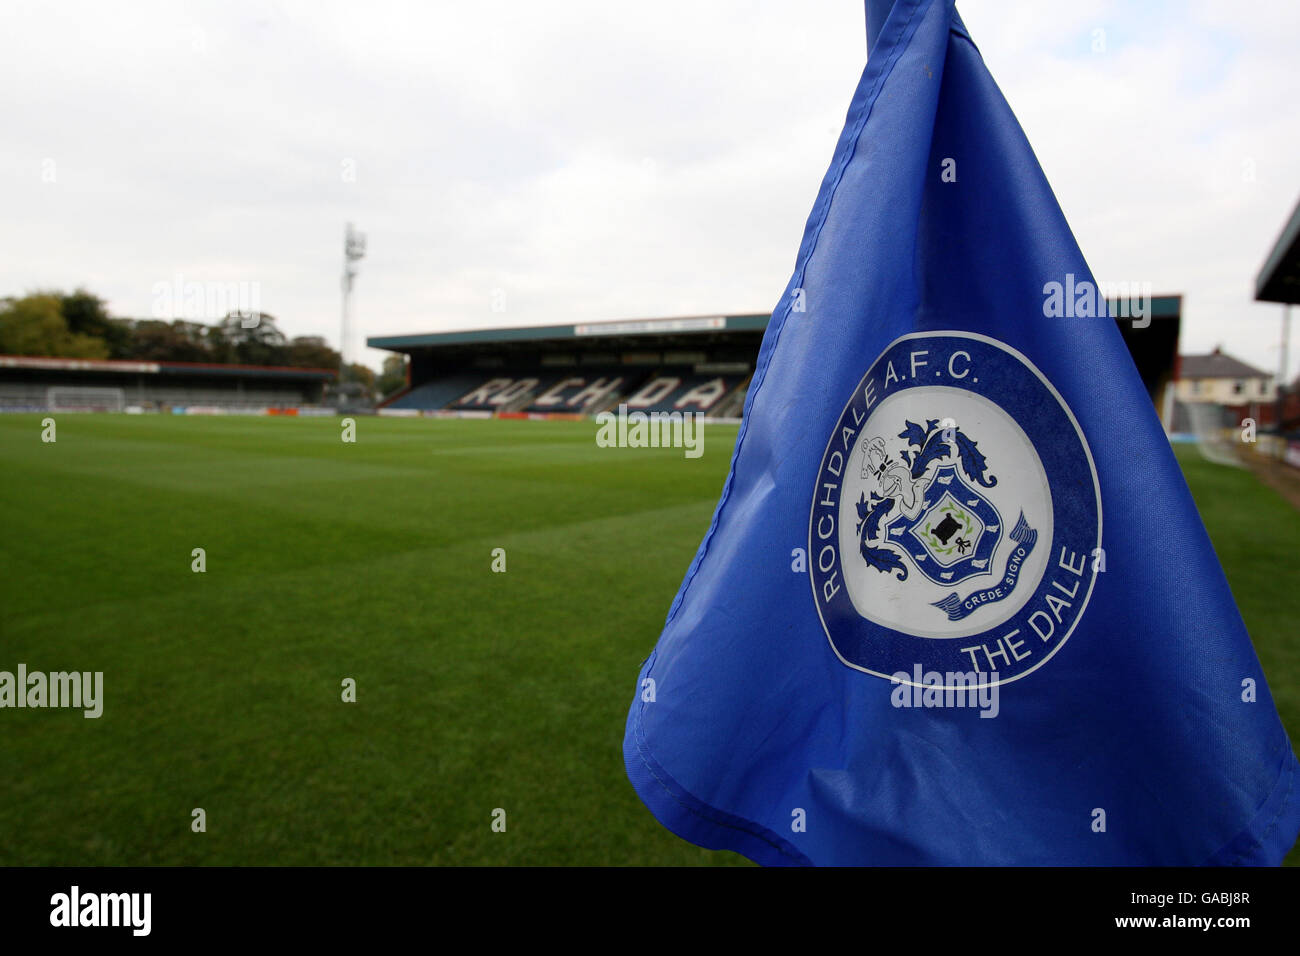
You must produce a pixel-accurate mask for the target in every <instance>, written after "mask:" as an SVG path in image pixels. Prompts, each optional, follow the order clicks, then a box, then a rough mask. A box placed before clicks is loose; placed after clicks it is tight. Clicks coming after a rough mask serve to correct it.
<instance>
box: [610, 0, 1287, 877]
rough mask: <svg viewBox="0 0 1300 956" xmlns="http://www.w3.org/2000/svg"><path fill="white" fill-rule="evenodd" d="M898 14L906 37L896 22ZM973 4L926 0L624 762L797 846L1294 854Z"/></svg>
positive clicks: (890, 20)
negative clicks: (985, 48)
mask: <svg viewBox="0 0 1300 956" xmlns="http://www.w3.org/2000/svg"><path fill="white" fill-rule="evenodd" d="M873 32H875V31H873ZM1090 289H1091V290H1092V292H1093V293H1095V291H1096V287H1095V284H1093V278H1092V275H1091V273H1090V272H1089V270H1088V267H1087V265H1086V263H1085V262H1084V259H1083V256H1082V254H1081V252H1080V251H1079V249H1078V247H1077V245H1076V243H1075V241H1074V238H1073V236H1072V234H1071V232H1070V229H1069V227H1068V225H1067V224H1066V222H1065V219H1064V217H1063V216H1062V214H1061V211H1060V208H1059V206H1058V205H1057V203H1056V200H1055V198H1054V196H1053V194H1052V191H1051V189H1050V187H1049V185H1048V183H1047V181H1046V179H1045V177H1044V175H1043V172H1042V170H1041V169H1040V168H1039V165H1038V162H1037V160H1036V159H1035V157H1034V154H1033V152H1032V150H1031V149H1030V146H1029V144H1028V142H1027V141H1026V139H1025V136H1024V134H1023V133H1022V131H1021V129H1020V127H1019V124H1018V123H1017V122H1016V120H1015V117H1014V116H1013V114H1012V112H1011V110H1010V108H1009V107H1008V105H1007V104H1006V102H1005V100H1004V99H1003V97H1002V95H1001V93H1000V92H999V91H998V89H997V87H996V85H995V84H994V82H993V80H992V78H991V76H990V75H989V73H988V71H987V69H986V68H985V66H984V64H983V62H982V60H981V58H980V55H979V52H978V51H977V49H976V48H975V46H974V44H973V43H972V41H971V39H970V37H969V36H968V34H967V32H966V30H965V28H964V26H963V25H962V24H961V21H960V20H959V19H958V17H957V14H956V11H955V8H954V6H953V3H952V2H950V0H897V2H896V3H895V4H894V5H893V8H892V10H891V11H890V12H889V15H888V17H887V18H885V19H884V20H883V22H882V23H880V24H879V27H878V36H877V37H876V38H875V40H874V43H873V44H872V49H871V56H870V57H869V59H868V62H867V66H866V69H865V71H864V73H863V75H862V78H861V81H860V82H859V85H858V88H857V91H856V93H855V95H854V97H853V101H852V104H851V106H850V109H849V112H848V118H847V121H846V124H845V128H844V132H843V134H842V135H841V137H840V140H839V143H838V145H837V147H836V151H835V155H834V157H833V160H832V162H831V166H830V169H829V171H828V172H827V174H826V177H825V179H824V181H823V183H822V186H821V190H820V192H819V194H818V197H817V200H816V204H815V205H814V207H813V210H812V214H811V215H810V217H809V220H808V224H807V227H806V229H805V233H804V237H803V242H802V244H801V246H800V248H799V253H798V257H797V261H796V266H795V271H794V275H793V277H792V278H791V280H790V284H789V286H788V287H787V289H786V292H785V294H784V295H783V297H782V299H781V302H780V304H779V305H778V307H777V308H776V310H775V311H774V312H773V315H772V319H771V322H770V323H769V325H768V329H767V332H766V335H765V337H764V340H763V345H762V349H761V351H760V354H759V358H758V363H757V366H756V369H755V374H754V378H753V381H752V383H751V387H750V389H749V394H748V397H747V399H746V403H745V411H744V422H743V424H742V426H741V429H740V433H739V437H738V440H737V442H736V447H735V451H734V455H733V459H732V465H731V471H730V473H729V475H728V478H727V481H726V484H725V486H724V489H723V493H722V497H721V500H720V501H719V503H718V506H717V509H716V511H715V513H714V517H713V521H712V523H711V525H710V527H709V529H708V532H707V534H706V535H705V537H704V540H703V542H702V544H701V545H700V548H699V551H698V553H697V555H696V557H695V560H694V561H693V562H692V564H691V566H690V568H689V570H688V571H687V573H686V577H685V580H684V581H683V582H682V586H681V589H680V590H679V592H678V594H677V597H676V599H675V600H674V601H673V604H672V606H671V608H670V610H669V614H668V620H667V623H666V626H665V628H664V631H663V633H662V635H661V637H660V639H659V642H658V644H657V646H656V647H655V650H654V652H653V653H652V654H651V656H650V657H649V658H648V659H647V661H646V663H645V665H644V666H643V668H642V671H641V674H640V675H639V678H638V683H637V687H636V694H635V697H634V699H633V703H632V706H631V709H630V712H629V715H628V721H627V730H626V736H625V740H624V757H625V762H626V766H627V771H628V775H629V777H630V779H631V781H632V783H633V785H634V787H635V789H636V791H637V793H638V794H639V795H640V797H641V799H642V800H643V801H644V802H645V803H646V804H647V805H648V806H649V808H650V809H651V810H652V811H653V813H654V814H655V816H656V817H657V818H658V819H659V820H660V821H661V822H662V823H663V824H664V825H665V826H666V827H668V828H669V829H670V830H672V831H673V832H675V833H677V834H678V835H680V836H682V837H684V838H685V839H687V840H690V841H692V842H694V843H697V844H699V845H701V846H705V847H710V848H716V849H729V850H734V851H736V852H739V853H742V854H744V855H746V856H748V857H750V858H751V859H753V860H755V861H757V862H760V863H764V864H781V865H788V864H885V865H928V864H1027V865H1061V864H1083V865H1200V864H1212V865H1232V864H1276V863H1278V862H1280V860H1281V858H1282V857H1283V855H1285V853H1286V852H1287V850H1288V849H1290V847H1291V846H1292V844H1293V842H1294V840H1295V836H1296V833H1297V831H1298V830H1300V793H1297V791H1298V790H1300V786H1297V762H1296V758H1295V756H1294V754H1293V753H1292V750H1291V746H1290V742H1289V741H1288V739H1287V736H1286V733H1285V731H1284V729H1283V727H1282V725H1281V722H1280V720H1279V718H1278V715H1277V712H1276V709H1275V707H1274V704H1273V700H1272V697H1271V696H1270V693H1269V690H1268V687H1267V684H1266V682H1265V680H1264V675H1263V673H1262V671H1261V669H1260V665H1259V661H1258V659H1257V658H1256V656H1255V653H1254V649H1253V647H1252V645H1251V642H1250V638H1249V636H1248V634H1247V633H1246V630H1245V627H1244V624H1243V622H1242V620H1241V618H1240V615H1239V614H1238V612H1237V609H1236V606H1235V604H1234V602H1233V598H1232V595H1231V593H1230V591H1229V589H1228V586H1227V583H1226V581H1225V579H1224V576H1223V572H1222V570H1221V568H1220V566H1219V564H1218V561H1217V558H1216V556H1215V554H1214V551H1213V549H1212V547H1211V545H1210V542H1209V539H1208V537H1207V535H1206V533H1205V529H1204V527H1203V525H1202V523H1201V521H1200V518H1199V515H1198V514H1197V511H1196V508H1195V505H1194V503H1193V501H1192V499H1191V496H1190V494H1189V493H1188V490H1187V487H1186V484H1185V482H1184V480H1183V478H1182V475H1181V472H1180V471H1179V468H1178V465H1177V462H1176V460H1175V458H1174V456H1173V453H1172V451H1171V449H1170V446H1169V443H1168V441H1167V439H1166V437H1165V435H1164V433H1163V431H1162V429H1161V426H1160V423H1159V421H1158V419H1157V417H1156V415H1155V411H1154V409H1153V407H1152V404H1151V400H1150V398H1149V397H1148V394H1147V392H1146V390H1145V388H1144V387H1143V384H1142V382H1141V381H1140V378H1139V376H1138V373H1137V370H1136V369H1135V367H1134V365H1133V362H1132V360H1131V359H1130V357H1129V355H1128V352H1127V350H1126V348H1125V345H1124V343H1123V341H1122V338H1121V336H1120V333H1119V331H1118V329H1117V327H1116V324H1115V322H1114V321H1113V320H1112V319H1111V318H1109V317H1108V315H1107V313H1106V312H1105V306H1104V303H1102V304H1101V306H1100V308H1099V309H1098V308H1093V307H1094V306H1096V305H1097V303H1096V297H1095V295H1092V296H1091V297H1090V293H1089V290H1090Z"/></svg>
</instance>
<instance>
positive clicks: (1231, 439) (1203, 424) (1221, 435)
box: [1187, 402, 1242, 468]
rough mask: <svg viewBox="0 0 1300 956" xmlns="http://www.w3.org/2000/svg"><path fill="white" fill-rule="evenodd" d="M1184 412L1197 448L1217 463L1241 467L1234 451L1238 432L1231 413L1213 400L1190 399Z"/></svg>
mask: <svg viewBox="0 0 1300 956" xmlns="http://www.w3.org/2000/svg"><path fill="white" fill-rule="evenodd" d="M1187 414H1188V416H1189V417H1190V419H1191V423H1192V431H1193V432H1194V433H1195V434H1196V447H1197V448H1198V449H1200V452H1201V454H1202V455H1204V456H1205V458H1206V459H1207V460H1208V461H1212V462H1214V463H1215V464H1216V465H1234V466H1236V467H1238V468H1240V467H1242V462H1241V458H1240V457H1239V456H1238V454H1237V439H1238V436H1239V434H1240V432H1239V430H1238V429H1237V427H1236V419H1235V418H1234V417H1233V415H1232V413H1231V412H1229V411H1228V410H1227V409H1226V408H1224V407H1223V406H1222V405H1217V404H1214V403H1213V402H1190V403H1188V405H1187Z"/></svg>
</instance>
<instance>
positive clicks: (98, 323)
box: [60, 289, 131, 358]
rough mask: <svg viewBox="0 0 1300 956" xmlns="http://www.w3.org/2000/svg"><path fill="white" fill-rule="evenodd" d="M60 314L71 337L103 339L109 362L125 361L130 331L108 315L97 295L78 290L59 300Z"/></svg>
mask: <svg viewBox="0 0 1300 956" xmlns="http://www.w3.org/2000/svg"><path fill="white" fill-rule="evenodd" d="M60 310H61V311H62V312H63V319H64V321H65V322H67V323H68V331H69V332H71V333H72V334H73V335H88V336H90V337H91V338H95V339H102V340H103V341H104V343H105V344H106V345H107V346H108V352H109V355H110V356H111V357H112V358H126V357H127V354H128V352H129V351H130V348H131V328H130V326H129V325H128V324H127V323H125V322H122V321H121V320H119V319H114V318H112V317H111V316H110V315H109V314H108V306H107V305H105V303H104V300H103V299H101V298H100V297H99V296H97V295H92V294H91V293H89V292H87V291H86V290H85V289H78V290H77V291H76V292H73V293H72V294H71V295H63V296H60Z"/></svg>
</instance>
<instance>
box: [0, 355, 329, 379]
mask: <svg viewBox="0 0 1300 956" xmlns="http://www.w3.org/2000/svg"><path fill="white" fill-rule="evenodd" d="M5 368H29V369H44V370H46V371H54V372H115V373H119V374H120V373H123V372H128V373H135V374H142V375H228V376H233V377H237V378H281V379H284V378H299V379H301V378H306V379H314V380H317V381H321V380H324V379H327V378H334V377H335V376H336V375H337V374H338V370H337V369H329V368H295V367H290V366H285V365H221V364H214V363H210V362H150V361H129V360H128V361H123V360H119V359H77V358H55V357H53V356H44V355H0V369H5Z"/></svg>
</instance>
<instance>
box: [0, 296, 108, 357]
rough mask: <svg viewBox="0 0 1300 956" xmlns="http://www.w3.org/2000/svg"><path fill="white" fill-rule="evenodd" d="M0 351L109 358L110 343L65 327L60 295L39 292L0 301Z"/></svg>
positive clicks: (13, 353)
mask: <svg viewBox="0 0 1300 956" xmlns="http://www.w3.org/2000/svg"><path fill="white" fill-rule="evenodd" d="M0 353H2V354H6V355H48V356H55V357H60V358H108V356H109V345H108V342H106V341H105V340H104V339H103V338H98V337H96V336H94V335H90V334H84V333H78V332H74V331H72V330H71V329H70V328H69V327H68V321H67V319H66V318H65V316H64V314H63V297H62V296H60V295H58V294H57V293H52V292H38V293H35V294H33V295H26V296H23V297H22V298H21V299H3V300H0Z"/></svg>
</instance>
